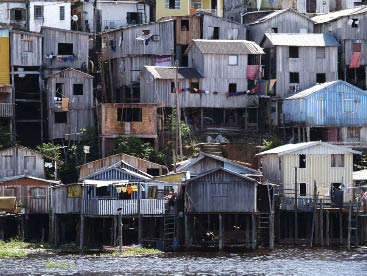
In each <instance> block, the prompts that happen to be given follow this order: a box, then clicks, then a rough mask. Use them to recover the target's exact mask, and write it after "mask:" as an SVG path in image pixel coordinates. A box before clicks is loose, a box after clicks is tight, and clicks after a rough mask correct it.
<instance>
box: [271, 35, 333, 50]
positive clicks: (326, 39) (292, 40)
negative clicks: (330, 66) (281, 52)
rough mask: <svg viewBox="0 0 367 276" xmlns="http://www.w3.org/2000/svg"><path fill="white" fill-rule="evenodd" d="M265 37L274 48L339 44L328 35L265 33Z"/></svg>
mask: <svg viewBox="0 0 367 276" xmlns="http://www.w3.org/2000/svg"><path fill="white" fill-rule="evenodd" d="M265 37H266V38H267V39H269V41H270V42H271V43H272V44H273V45H275V46H298V47H338V46H339V43H338V41H336V39H335V38H334V37H333V36H332V35H329V34H311V33H305V34H302V33H284V34H282V33H266V34H265Z"/></svg>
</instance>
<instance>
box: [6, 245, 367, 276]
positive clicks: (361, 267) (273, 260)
mask: <svg viewBox="0 0 367 276" xmlns="http://www.w3.org/2000/svg"><path fill="white" fill-rule="evenodd" d="M50 261H52V262H54V263H56V264H57V263H59V264H60V263H62V264H67V267H65V268H46V264H47V263H49V262H50ZM366 264H367V251H365V250H363V249H360V250H354V251H351V252H347V251H341V250H327V249H308V248H296V249H295V248H278V249H276V250H274V251H273V252H271V253H270V252H267V251H264V252H261V251H258V252H255V253H246V254H216V253H206V254H203V253H192V254H187V253H185V254H184V253H177V254H161V255H157V256H151V257H128V258H112V257H111V258H92V257H78V256H57V257H54V256H53V257H39V256H38V257H37V256H33V257H29V258H25V259H7V260H0V275H83V276H87V275H144V276H146V275H323V276H326V275H333V276H334V275H367V265H366Z"/></svg>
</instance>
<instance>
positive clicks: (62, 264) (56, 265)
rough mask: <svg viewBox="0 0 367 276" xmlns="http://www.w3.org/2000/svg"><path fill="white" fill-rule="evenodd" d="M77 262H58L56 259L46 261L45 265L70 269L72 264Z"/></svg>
mask: <svg viewBox="0 0 367 276" xmlns="http://www.w3.org/2000/svg"><path fill="white" fill-rule="evenodd" d="M74 265H75V263H74V262H72V263H64V262H56V261H48V262H47V263H45V267H46V268H49V269H51V268H55V269H68V268H70V267H71V266H74Z"/></svg>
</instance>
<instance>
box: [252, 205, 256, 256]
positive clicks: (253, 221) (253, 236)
mask: <svg viewBox="0 0 367 276" xmlns="http://www.w3.org/2000/svg"><path fill="white" fill-rule="evenodd" d="M251 221H252V223H251V224H252V232H251V234H252V237H251V240H252V250H255V249H256V215H255V212H252V214H251Z"/></svg>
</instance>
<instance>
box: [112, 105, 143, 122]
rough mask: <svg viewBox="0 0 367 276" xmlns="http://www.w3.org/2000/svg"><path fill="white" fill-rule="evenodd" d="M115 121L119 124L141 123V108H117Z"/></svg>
mask: <svg viewBox="0 0 367 276" xmlns="http://www.w3.org/2000/svg"><path fill="white" fill-rule="evenodd" d="M117 121H119V122H141V121H142V109H141V108H117Z"/></svg>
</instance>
